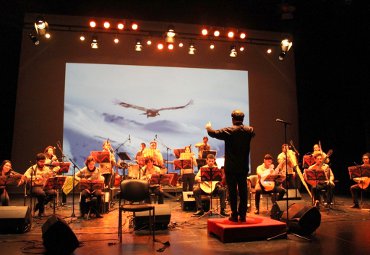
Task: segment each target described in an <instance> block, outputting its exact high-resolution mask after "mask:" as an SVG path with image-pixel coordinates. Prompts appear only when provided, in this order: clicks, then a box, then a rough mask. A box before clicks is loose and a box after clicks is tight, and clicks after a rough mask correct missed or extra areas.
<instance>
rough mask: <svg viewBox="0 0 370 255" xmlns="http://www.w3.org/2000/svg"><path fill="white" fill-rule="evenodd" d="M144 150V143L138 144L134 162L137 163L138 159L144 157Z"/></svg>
mask: <svg viewBox="0 0 370 255" xmlns="http://www.w3.org/2000/svg"><path fill="white" fill-rule="evenodd" d="M145 150H146V144H145V143H141V144H140V150H139V151H138V152H137V153H136V156H135V160H136V162H138V163H139V160H140V158H141V157H144V154H145Z"/></svg>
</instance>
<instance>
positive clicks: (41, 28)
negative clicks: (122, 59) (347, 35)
mask: <svg viewBox="0 0 370 255" xmlns="http://www.w3.org/2000/svg"><path fill="white" fill-rule="evenodd" d="M34 27H35V31H36V34H37V35H38V36H42V37H44V38H46V39H49V38H50V37H51V35H50V33H49V25H48V23H47V22H46V21H45V19H44V18H43V17H40V16H39V17H37V19H36V21H35V23H34ZM128 27H129V28H128ZM89 28H90V31H89V33H92V34H93V35H92V38H91V43H90V45H91V48H92V49H98V48H99V40H98V37H97V36H96V34H95V33H96V32H100V33H101V29H103V31H107V32H108V31H109V32H111V33H114V34H115V35H114V38H113V42H114V43H115V44H118V43H119V38H118V35H119V34H120V32H123V31H124V30H126V31H127V30H130V31H133V32H136V31H139V24H138V23H137V22H130V23H125V22H118V23H116V26H115V28H114V27H113V26H112V24H111V23H110V22H109V21H104V22H103V23H102V27H101V28H99V27H98V25H97V22H96V21H94V20H91V21H90V22H89ZM97 29H100V30H99V31H96V30H97ZM147 33H148V34H149V35H146V36H147V37H148V39H146V41H145V44H146V46H147V47H149V46H151V45H152V44H153V42H152V39H151V38H152V36H151V35H150V32H147ZM177 35H178V34H177V33H176V32H175V28H174V26H172V25H170V26H169V27H168V29H167V31H166V32H165V33H161V35H160V36H157V37H160V40H159V41H158V42H157V44H156V48H157V49H158V50H159V51H162V50H164V49H165V48H167V50H168V51H173V50H174V49H175V45H177V46H178V47H179V48H183V47H184V43H183V42H181V39H179V42H178V43H176V44H175V40H177V39H175V38H176V37H178V36H177ZM138 36H144V37H145V35H142V34H138ZM29 37H30V39H31V40H32V42H33V43H34V44H35V45H38V44H39V43H40V41H39V39H38V37H37V36H35V35H34V34H32V33H30V34H29ZM153 37H154V36H153ZM196 39H204V40H208V41H210V44H209V49H210V50H214V49H215V48H216V45H215V42H217V41H218V40H219V41H222V42H230V43H231V46H230V52H229V56H230V57H237V55H238V52H243V51H245V46H244V45H243V44H246V39H247V34H246V33H245V32H237V31H235V30H229V31H227V32H225V33H224V35H222V32H221V30H220V29H217V28H216V29H210V28H206V27H203V28H202V29H201V31H200V34H199V35H193V37H192V38H191V39H189V40H190V41H191V42H190V43H189V48H188V54H190V55H195V53H196V51H197V48H196V47H195V44H194V43H193V42H192V40H196ZM80 40H81V41H85V40H86V36H85V35H84V34H81V35H80ZM237 45H239V46H237ZM143 46H144V44H143V42H142V40H141V39H138V40H136V43H135V46H134V49H135V51H137V52H141V51H143ZM280 47H281V53H280V55H279V60H283V59H284V57H285V55H286V53H287V52H288V51H289V50H290V48H291V47H292V42H291V41H290V40H288V39H284V40H282V41H281V44H280ZM266 52H267V53H268V54H270V53H272V49H271V48H269V49H267V51H266Z"/></svg>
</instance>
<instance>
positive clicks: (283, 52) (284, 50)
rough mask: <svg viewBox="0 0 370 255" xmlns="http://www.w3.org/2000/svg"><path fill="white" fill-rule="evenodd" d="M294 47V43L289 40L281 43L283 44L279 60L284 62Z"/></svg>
mask: <svg viewBox="0 0 370 255" xmlns="http://www.w3.org/2000/svg"><path fill="white" fill-rule="evenodd" d="M292 45H293V43H292V42H291V41H289V39H284V40H282V41H281V43H280V47H281V53H280V55H279V60H280V61H282V60H284V58H285V55H286V54H287V52H288V51H289V50H290V48H291V47H292Z"/></svg>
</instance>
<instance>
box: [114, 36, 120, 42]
mask: <svg viewBox="0 0 370 255" xmlns="http://www.w3.org/2000/svg"><path fill="white" fill-rule="evenodd" d="M113 42H114V43H115V44H117V43H119V39H118V37H117V36H116V37H114V39H113Z"/></svg>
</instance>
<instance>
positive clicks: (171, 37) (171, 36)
mask: <svg viewBox="0 0 370 255" xmlns="http://www.w3.org/2000/svg"><path fill="white" fill-rule="evenodd" d="M175 35H176V33H175V28H174V27H173V26H172V25H170V26H168V29H167V33H166V43H174V42H175Z"/></svg>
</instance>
